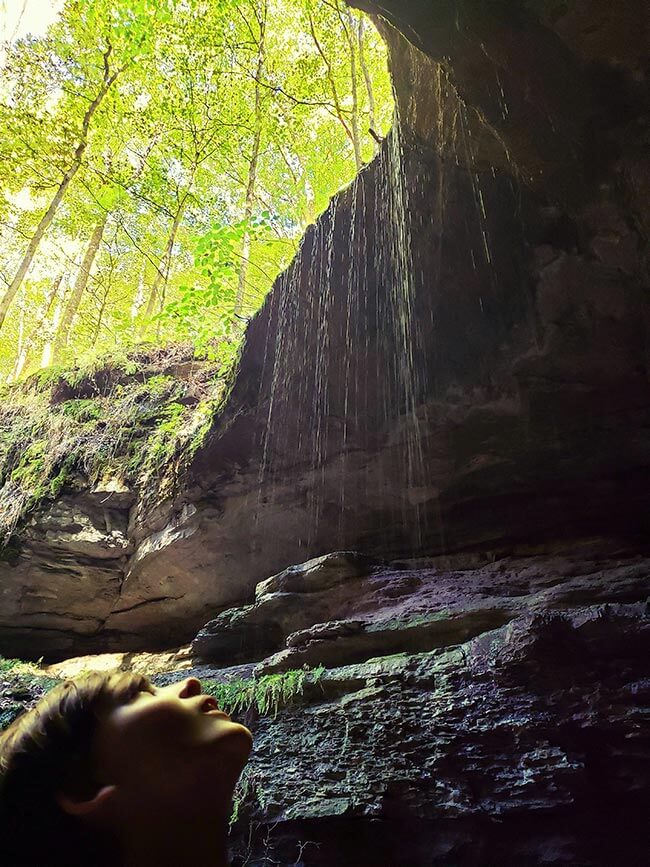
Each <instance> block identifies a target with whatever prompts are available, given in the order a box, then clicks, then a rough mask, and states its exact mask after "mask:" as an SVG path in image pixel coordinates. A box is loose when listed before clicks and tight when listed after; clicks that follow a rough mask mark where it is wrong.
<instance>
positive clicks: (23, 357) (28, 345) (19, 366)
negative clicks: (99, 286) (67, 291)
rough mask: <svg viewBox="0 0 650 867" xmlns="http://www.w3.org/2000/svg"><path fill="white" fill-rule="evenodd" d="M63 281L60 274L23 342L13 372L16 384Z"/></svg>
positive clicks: (12, 378)
mask: <svg viewBox="0 0 650 867" xmlns="http://www.w3.org/2000/svg"><path fill="white" fill-rule="evenodd" d="M62 280H63V274H59V276H58V277H57V278H56V279H55V280H53V281H52V285H51V287H50V291H49V292H48V293H47V295H46V296H45V304H44V306H43V309H42V310H41V313H40V315H39V316H38V317H37V319H36V324H35V325H34V327H33V328H32V330H31V332H30V334H29V337H28V338H27V339H26V340H25V341H24V342H23V344H22V346H21V347H20V348H19V350H18V354H17V356H16V363H15V364H14V368H13V370H12V372H11V377H10V378H11V380H13V381H14V382H15V381H16V380H17V379H18V378H19V377H20V375H21V373H22V372H23V370H24V369H25V366H26V364H27V360H28V359H29V355H30V352H31V351H32V348H33V346H34V344H35V343H36V341H37V339H38V338H39V337H40V336H41V335H42V333H43V326H44V324H45V320H46V319H47V317H48V316H49V314H50V310H51V309H52V305H53V304H54V299H55V298H56V297H57V295H58V294H59V287H60V286H61V281H62Z"/></svg>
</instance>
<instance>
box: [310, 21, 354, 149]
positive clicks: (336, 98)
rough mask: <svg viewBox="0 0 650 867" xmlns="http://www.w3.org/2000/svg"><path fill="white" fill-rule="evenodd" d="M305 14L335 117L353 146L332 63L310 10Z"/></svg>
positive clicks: (352, 138)
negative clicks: (323, 65) (330, 93)
mask: <svg viewBox="0 0 650 867" xmlns="http://www.w3.org/2000/svg"><path fill="white" fill-rule="evenodd" d="M307 15H308V18H309V31H310V33H311V38H312V39H313V40H314V45H315V46H316V50H317V51H318V53H319V54H320V57H321V60H322V61H323V63H324V64H325V69H326V70H327V80H328V82H329V85H330V90H331V91H332V99H333V100H334V110H335V113H336V117H337V118H338V120H339V123H340V124H341V126H342V127H343V129H344V130H345V134H346V135H347V137H348V138H349V139H350V141H351V142H352V144H353V146H354V136H353V134H352V130H351V129H350V127H349V125H348V123H347V121H346V120H345V117H344V115H343V108H342V106H341V100H340V99H339V93H338V90H337V89H336V81H335V80H334V73H333V71H332V64H331V63H330V62H329V58H328V57H327V55H326V54H325V52H324V51H323V46H322V45H321V44H320V40H319V38H318V34H317V33H316V25H315V24H314V19H313V16H312V14H311V11H309V10H307Z"/></svg>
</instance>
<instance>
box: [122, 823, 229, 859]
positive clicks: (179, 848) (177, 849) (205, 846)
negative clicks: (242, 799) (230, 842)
mask: <svg viewBox="0 0 650 867" xmlns="http://www.w3.org/2000/svg"><path fill="white" fill-rule="evenodd" d="M226 838H227V821H225V820H220V821H215V818H214V816H211V817H210V819H209V822H201V821H188V820H187V819H186V818H181V819H172V818H169V819H167V821H165V818H164V817H161V818H160V822H159V823H156V827H153V828H150V829H146V830H145V829H142V828H140V829H138V833H137V834H135V835H134V836H133V837H131V839H128V840H126V841H125V851H126V859H125V862H124V864H125V867H178V865H179V864H201V865H202V867H227V865H228V859H227V845H226Z"/></svg>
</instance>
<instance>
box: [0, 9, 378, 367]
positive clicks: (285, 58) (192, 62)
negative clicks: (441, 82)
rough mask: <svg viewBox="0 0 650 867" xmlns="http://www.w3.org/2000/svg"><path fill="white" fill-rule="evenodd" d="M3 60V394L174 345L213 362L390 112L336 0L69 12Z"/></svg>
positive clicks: (368, 56)
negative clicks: (48, 373) (64, 370)
mask: <svg viewBox="0 0 650 867" xmlns="http://www.w3.org/2000/svg"><path fill="white" fill-rule="evenodd" d="M2 63H3V69H2V79H1V81H0V381H5V382H13V381H16V380H19V379H20V378H24V377H25V376H26V375H28V374H29V373H31V372H33V371H35V370H38V369H40V368H47V367H49V366H52V365H68V366H70V365H74V364H78V363H85V364H88V363H89V359H92V357H94V356H95V355H96V354H97V353H102V352H106V351H110V352H116V351H117V352H119V351H122V352H124V353H128V351H129V350H131V349H133V347H136V346H142V345H143V344H144V345H147V344H148V345H149V346H152V345H153V346H159V345H161V344H165V343H170V342H179V341H189V342H191V343H192V344H193V346H194V347H195V349H196V352H197V353H198V354H199V355H201V354H202V355H204V356H206V355H207V356H208V357H209V358H211V359H213V360H214V361H216V362H217V363H218V364H219V365H226V366H227V365H228V364H229V363H230V362H231V361H232V359H233V358H234V357H235V354H236V352H237V348H238V344H239V342H240V339H241V335H242V333H243V329H244V327H245V324H246V321H247V320H248V318H249V317H250V316H251V315H252V313H254V311H255V310H256V309H257V308H258V307H259V306H260V304H261V303H262V301H263V299H264V297H265V295H266V293H267V292H268V290H269V289H270V287H271V285H272V283H273V280H274V278H275V277H276V276H277V274H278V273H279V272H280V270H282V269H283V268H284V267H286V265H287V264H288V262H289V261H290V260H291V258H292V256H293V255H294V253H295V251H296V249H297V245H298V243H299V239H300V237H301V235H302V233H303V231H304V229H305V227H306V226H307V225H308V224H309V223H311V222H313V221H314V219H315V218H316V217H317V215H318V214H319V213H320V212H321V211H322V210H323V209H324V208H325V207H326V205H327V202H328V200H329V198H330V197H331V195H332V194H333V193H334V192H336V191H337V190H338V189H340V188H341V187H342V186H344V185H346V184H347V183H349V182H350V181H351V180H352V179H353V177H354V176H355V174H356V173H357V172H358V171H359V170H360V168H361V167H362V166H363V165H364V164H365V163H366V162H368V161H369V160H370V159H371V158H372V157H373V155H374V153H375V151H376V148H377V140H378V139H380V138H381V136H382V135H384V134H385V132H386V131H387V129H388V126H389V125H390V121H391V116H392V95H391V88H390V79H389V75H388V71H387V66H386V54H385V47H384V45H383V42H382V40H381V38H380V36H379V34H378V33H377V32H376V30H375V29H374V27H373V26H372V24H371V23H370V22H369V20H368V19H367V18H366V17H365V16H363V15H362V13H359V12H357V11H354V10H352V9H350V8H349V7H348V6H347V5H346V4H345V2H344V0H65V3H64V4H63V8H62V12H61V15H60V17H59V19H58V20H57V21H56V22H55V24H53V25H52V26H51V27H50V28H49V29H48V31H47V33H46V34H45V35H43V36H38V37H34V36H27V37H24V38H22V39H19V40H17V41H14V42H13V43H11V44H9V45H6V46H5V47H4V57H3V59H2Z"/></svg>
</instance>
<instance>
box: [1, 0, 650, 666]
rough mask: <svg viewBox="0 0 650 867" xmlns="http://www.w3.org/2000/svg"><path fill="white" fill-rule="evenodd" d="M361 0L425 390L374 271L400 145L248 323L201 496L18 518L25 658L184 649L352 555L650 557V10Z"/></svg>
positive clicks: (5, 624) (101, 502)
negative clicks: (387, 109)
mask: <svg viewBox="0 0 650 867" xmlns="http://www.w3.org/2000/svg"><path fill="white" fill-rule="evenodd" d="M358 5H359V6H360V7H361V8H364V9H365V10H366V11H368V12H369V13H371V14H373V15H375V16H378V17H377V18H376V20H377V23H378V26H379V27H380V29H381V30H382V32H383V33H384V35H385V38H386V40H387V42H388V45H389V50H390V57H391V61H390V62H391V69H392V74H393V80H394V85H395V92H396V97H397V101H398V104H399V114H400V121H401V124H400V128H401V150H402V157H401V160H402V168H403V178H404V184H405V190H406V195H407V199H408V224H409V227H410V245H411V256H412V273H411V275H410V281H411V283H410V287H411V288H410V290H409V291H410V293H411V294H410V298H411V300H412V310H411V318H410V320H409V321H410V326H409V327H410V328H411V329H412V332H409V334H411V333H412V334H413V335H414V336H415V337H416V338H417V339H416V340H414V343H413V345H414V347H415V349H414V352H415V359H414V361H413V363H412V369H413V370H415V371H417V374H418V378H417V384H416V386H415V387H414V389H413V390H412V391H411V392H410V393H409V394H406V392H405V391H404V389H403V388H401V387H400V386H399V385H396V384H395V383H396V382H397V381H398V380H399V376H398V373H397V370H398V366H399V364H400V360H399V357H400V350H401V349H402V348H403V343H404V340H403V338H400V336H399V329H398V328H397V327H396V326H395V324H394V323H391V321H390V320H391V313H392V312H394V307H393V306H391V304H392V302H391V301H390V300H389V299H388V296H389V294H390V287H389V286H388V283H389V282H390V281H386V280H385V279H382V274H381V273H378V271H379V270H380V268H379V267H378V265H377V261H378V258H377V257H378V250H379V251H380V252H381V249H382V246H383V245H385V244H386V243H387V238H389V237H390V233H391V231H392V229H393V228H394V225H391V224H390V219H392V217H391V216H390V208H387V207H386V201H385V193H386V183H385V181H386V177H387V176H388V175H390V173H391V172H393V176H394V169H395V165H394V159H393V158H394V155H395V153H396V148H395V147H394V146H392V145H391V144H390V141H386V142H384V144H383V147H382V153H381V156H380V158H379V159H378V160H376V161H375V162H374V163H372V164H371V165H370V166H368V167H366V168H365V169H364V171H363V172H362V174H361V176H360V177H359V178H358V179H357V181H356V182H355V184H353V185H352V186H351V187H350V188H348V189H347V190H345V191H343V192H342V193H340V194H339V195H338V196H337V197H335V200H334V201H333V203H332V205H331V206H330V208H329V209H328V211H326V213H325V214H324V215H323V216H322V217H321V218H320V219H319V221H318V223H317V225H316V226H315V227H311V228H310V229H309V230H308V231H307V233H306V235H305V238H304V240H303V243H302V247H301V251H300V252H299V254H298V256H297V258H296V260H295V261H294V263H293V264H292V265H291V266H290V268H289V270H288V271H287V272H286V273H285V274H284V275H282V276H281V277H280V278H279V280H278V281H277V283H276V285H275V287H274V289H273V291H272V293H271V295H270V296H269V299H268V300H267V302H266V304H265V306H264V308H263V309H262V310H261V312H260V313H259V314H258V315H257V316H256V317H255V318H254V319H253V320H252V322H251V323H250V325H249V328H248V331H247V337H246V342H245V345H244V349H243V353H242V358H241V363H240V368H239V372H238V375H237V378H236V380H235V382H234V384H233V388H232V391H231V394H230V397H229V400H228V403H227V404H226V406H225V407H224V410H223V412H222V413H221V415H220V416H219V417H218V418H217V419H216V422H215V427H214V430H213V432H212V434H211V435H210V437H209V439H208V442H207V443H206V446H205V447H204V448H203V449H202V451H201V452H200V453H199V454H198V455H197V457H196V459H195V461H194V463H193V465H192V466H191V467H190V468H189V469H188V470H187V471H186V472H185V475H184V477H183V478H182V479H181V480H180V481H181V484H180V487H179V489H178V490H177V491H176V492H175V493H174V494H173V495H169V494H166V495H164V496H163V495H159V496H157V495H156V492H153V495H152V492H146V494H147V495H146V496H145V495H144V492H132V494H131V495H129V496H126V495H125V496H123V497H122V499H121V500H117V499H115V500H112V501H110V502H109V503H108V504H106V502H105V499H104V498H103V497H98V496H95V495H94V494H93V493H92V492H86V493H84V492H82V493H71V492H68V493H64V495H63V496H62V497H61V498H60V499H59V500H58V501H57V502H56V503H54V504H53V505H51V506H49V507H48V508H47V509H46V510H44V511H43V512H42V513H39V514H36V515H34V516H32V518H31V519H30V522H29V524H28V526H26V527H25V528H23V531H22V533H21V537H20V553H19V555H18V556H17V557H16V558H15V559H14V560H12V562H11V563H2V564H0V570H1V571H2V573H3V574H2V581H3V605H2V614H1V619H0V634H1V635H2V640H3V653H5V655H14V654H15V655H26V656H34V655H35V656H39V655H41V654H43V653H44V654H45V655H49V656H63V655H71V654H72V653H74V652H87V651H97V650H104V649H110V648H119V649H138V648H142V647H152V646H171V645H174V644H178V643H180V642H182V641H185V640H189V639H191V638H192V636H193V635H194V634H195V632H196V630H197V629H198V628H199V627H200V626H201V625H202V624H203V623H204V622H205V620H206V619H208V618H209V617H211V616H213V614H214V613H215V611H217V610H219V609H221V608H224V607H226V606H228V605H230V604H232V603H233V602H235V601H239V600H242V599H246V598H249V597H250V595H251V594H252V590H253V588H254V585H255V584H256V583H257V582H258V581H260V580H262V579H263V578H265V577H267V576H268V575H270V574H272V573H273V572H275V571H277V570H279V569H281V568H283V567H284V566H286V565H288V564H291V563H296V562H300V561H303V560H306V559H307V558H308V557H311V556H314V555H317V554H320V553H323V552H325V551H330V550H333V549H336V548H354V549H360V550H363V551H366V552H368V553H371V554H374V555H378V556H381V557H386V558H390V557H406V556H417V555H435V554H453V553H454V552H460V551H467V550H488V551H497V552H498V551H509V550H520V549H525V548H527V547H531V546H533V547H534V546H540V545H541V546H543V545H551V544H552V543H553V542H554V541H555V540H558V539H565V540H566V539H571V538H578V537H585V536H587V537H593V536H600V537H602V536H606V537H615V538H616V539H619V540H622V542H623V543H624V544H626V545H631V546H635V545H637V546H638V545H642V544H643V538H644V534H645V533H646V531H647V526H646V517H645V516H646V514H647V505H648V494H647V489H648V485H647V481H648V467H649V465H650V440H649V437H648V427H649V421H650V403H649V399H648V347H649V345H650V344H649V341H648V322H649V317H648V304H647V292H648V260H647V246H646V244H647V234H648V225H649V220H648V201H650V173H649V170H648V160H647V144H648V112H647V106H648V99H647V96H648V94H647V57H646V56H645V55H644V52H645V51H646V44H647V40H646V39H644V36H643V34H644V33H647V30H646V29H645V28H646V24H647V20H646V19H647V11H646V9H645V4H643V3H641V2H636V0H630V2H627V3H625V4H623V6H622V7H620V8H619V7H618V6H617V7H616V8H614V7H613V6H612V4H607V3H604V2H601V0H589V2H584V3H575V4H574V3H567V4H549V3H541V2H540V3H515V2H510V0H508V2H505V0H504V2H499V3H494V4H492V3H490V4H484V3H479V2H472V0H467V2H463V3H452V2H427V0H420V2H397V0H395V2H392V0H385V2H383V3H382V4H375V3H372V2H365V0H364V2H359V4H358ZM392 135H395V133H392ZM397 150H399V148H397ZM391 152H392V155H393V156H391ZM391 159H392V160H393V162H392V163H391ZM382 173H383V175H382ZM387 221H388V222H387ZM352 222H354V225H355V226H356V227H357V228H356V229H355V231H354V232H351V224H352ZM361 238H363V249H361V248H360V247H359V246H357V247H356V248H355V243H359V242H360V239H361ZM351 239H352V241H351ZM328 245H329V246H328ZM486 248H487V252H486ZM383 276H384V278H385V274H384V275H383ZM325 289H326V290H327V291H326V295H327V301H326V304H325V306H323V305H324V303H325V302H324V301H323V298H324V290H325ZM387 299H388V300H387ZM400 340H401V343H400ZM348 350H349V351H348ZM323 393H324V395H323ZM271 403H273V406H271V410H270V405H271ZM346 408H347V410H346ZM315 430H316V433H315V432H314V431H315ZM414 444H415V445H414ZM314 446H316V452H317V457H316V458H314V453H315V450H314ZM409 452H410V453H411V458H410V459H408V460H409V461H410V463H408V464H407V458H408V454H409ZM413 454H415V458H413ZM405 455H406V456H407V457H405ZM55 585H56V592H53V589H52V588H53V587H54V586H55Z"/></svg>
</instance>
